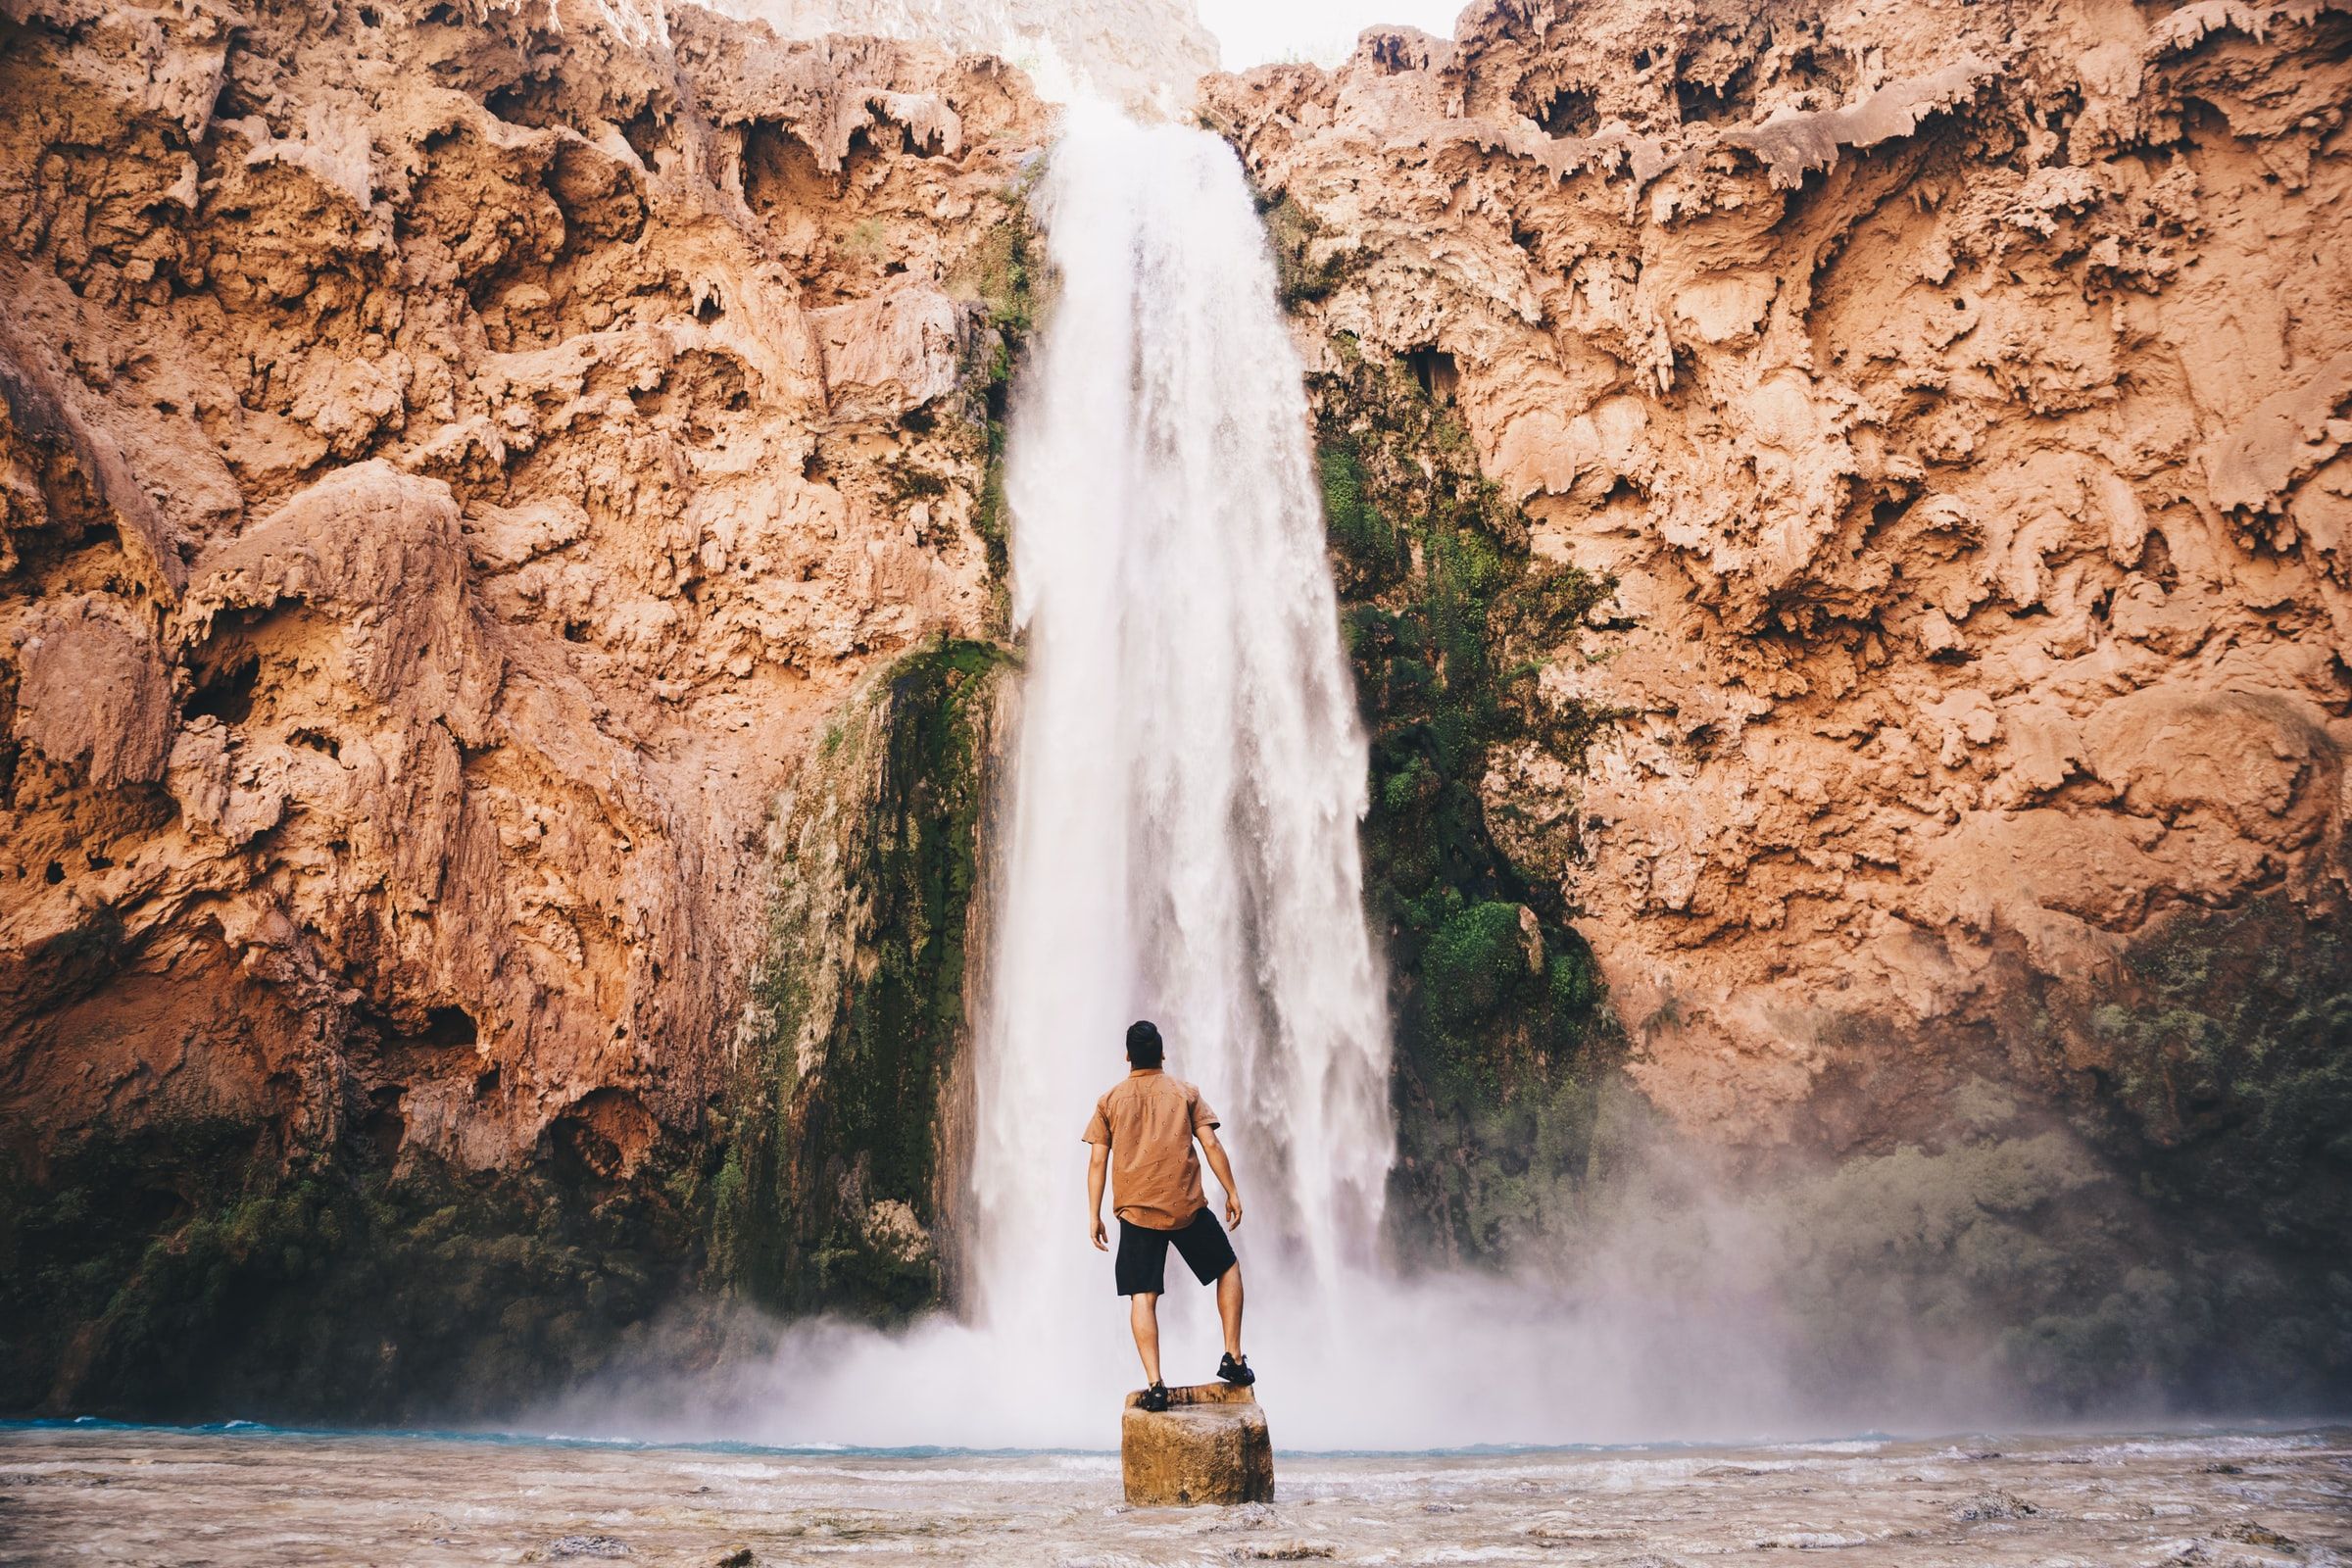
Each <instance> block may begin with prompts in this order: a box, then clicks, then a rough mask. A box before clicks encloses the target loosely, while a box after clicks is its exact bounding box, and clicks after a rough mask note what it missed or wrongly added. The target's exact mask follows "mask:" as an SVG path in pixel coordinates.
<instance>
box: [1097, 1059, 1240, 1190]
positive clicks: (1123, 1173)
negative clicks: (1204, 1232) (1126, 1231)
mask: <svg viewBox="0 0 2352 1568" xmlns="http://www.w3.org/2000/svg"><path fill="white" fill-rule="evenodd" d="M1216 1125H1217V1113H1216V1112H1215V1111H1213V1110H1211V1109H1209V1108H1208V1102H1206V1101H1204V1100H1202V1099H1201V1091H1200V1090H1198V1089H1195V1088H1194V1087H1193V1086H1192V1085H1191V1084H1188V1083H1186V1082H1185V1081H1184V1080H1183V1079H1181V1078H1171V1077H1169V1076H1168V1075H1167V1074H1166V1073H1164V1072H1161V1071H1160V1070H1159V1069H1158V1068H1157V1067H1146V1068H1142V1069H1140V1070H1138V1071H1135V1072H1131V1073H1129V1074H1128V1075H1127V1076H1126V1077H1124V1078H1122V1079H1120V1080H1119V1081H1118V1082H1117V1083H1115V1084H1113V1085H1111V1087H1110V1093H1109V1094H1106V1095H1104V1096H1103V1098H1102V1099H1101V1100H1098V1101H1096V1102H1095V1114H1094V1119H1093V1120H1091V1121H1089V1122H1088V1123H1087V1124H1086V1141H1087V1142H1088V1143H1090V1144H1101V1145H1103V1147H1104V1148H1105V1149H1108V1150H1109V1151H1110V1206H1111V1212H1112V1213H1114V1214H1116V1215H1118V1216H1119V1218H1121V1219H1123V1220H1125V1221H1126V1222H1127V1223H1128V1224H1130V1225H1141V1226H1143V1227H1144V1228H1145V1229H1146V1230H1153V1231H1173V1230H1182V1229H1183V1228H1184V1227H1185V1226H1187V1225H1190V1224H1191V1223H1192V1222H1193V1216H1194V1215H1195V1214H1198V1213H1200V1212H1201V1210H1202V1209H1204V1208H1206V1207H1207V1206H1208V1199H1207V1197H1206V1195H1204V1194H1203V1193H1202V1192H1201V1156H1200V1154H1199V1153H1197V1152H1195V1151H1194V1149H1193V1137H1194V1135H1195V1134H1196V1133H1197V1132H1199V1131H1200V1130H1201V1128H1203V1127H1214V1126H1216Z"/></svg>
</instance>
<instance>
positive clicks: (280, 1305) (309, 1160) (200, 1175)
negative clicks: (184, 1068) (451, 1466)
mask: <svg viewBox="0 0 2352 1568" xmlns="http://www.w3.org/2000/svg"><path fill="white" fill-rule="evenodd" d="M541 1153H542V1156H543V1157H541V1158H540V1159H538V1160H536V1161H534V1162H533V1164H532V1165H531V1166H529V1167H527V1168H525V1169H523V1170H520V1171H516V1172H507V1173H467V1172H463V1171H458V1170H455V1169H452V1168H450V1167H448V1166H445V1165H443V1164H442V1163H441V1162H440V1161H438V1160H436V1159H434V1158H432V1157H431V1156H429V1155H425V1154H422V1153H419V1152H414V1151H412V1152H410V1153H409V1154H408V1155H407V1156H406V1157H405V1158H403V1159H402V1160H401V1161H400V1162H399V1164H398V1165H397V1166H395V1165H392V1164H390V1163H388V1162H386V1161H385V1160H383V1159H382V1158H381V1157H379V1156H378V1155H377V1154H376V1153H375V1152H373V1151H371V1150H369V1149H368V1148H366V1147H365V1146H364V1145H362V1144H360V1143H356V1142H339V1143H336V1144H334V1145H332V1146H330V1147H328V1148H324V1149H319V1150H313V1151H306V1152H298V1153H296V1154H295V1155H294V1156H293V1157H291V1158H290V1159H289V1158H283V1157H281V1156H280V1154H279V1152H278V1151H277V1150H276V1149H275V1147H274V1145H273V1143H272V1141H271V1140H270V1136H269V1134H267V1133H266V1132H265V1131H263V1130H261V1129H258V1128H256V1127H254V1126H252V1125H250V1124H247V1123H243V1122H239V1121H234V1120H230V1119H226V1118H217V1117H215V1118H206V1117H194V1118H170V1119H164V1120H159V1121H156V1122H151V1123H149V1124H147V1125H146V1126H143V1127H141V1128H138V1129H136V1130H133V1131H127V1132H103V1133H97V1134H92V1135H89V1136H86V1137H84V1138H82V1139H81V1140H79V1141H78V1142H74V1143H73V1144H70V1145H68V1146H66V1147H64V1148H62V1149H60V1150H59V1151H57V1152H54V1153H53V1155H52V1156H51V1157H50V1158H49V1159H48V1160H47V1161H46V1162H45V1165H44V1167H43V1168H41V1169H39V1170H37V1171H36V1170H34V1169H33V1168H31V1167H30V1166H29V1165H27V1164H23V1163H20V1164H18V1165H15V1166H13V1167H12V1168H10V1169H9V1170H7V1171H6V1172H5V1173H4V1174H0V1409H5V1410H12V1411H35V1410H49V1409H53V1410H59V1411H72V1412H74V1413H94V1414H101V1415H125V1416H137V1417H145V1418H156V1417H167V1418H168V1417H179V1418H188V1419H198V1418H216V1417H220V1416H222V1415H241V1416H248V1417H254V1418H261V1419H270V1418H276V1419H298V1418H311V1419H316V1418H319V1417H320V1416H322V1415H332V1416H334V1417H335V1418H337V1419H341V1420H358V1421H365V1420H374V1421H388V1422H397V1421H404V1420H419V1419H425V1418H428V1417H429V1418H436V1419H449V1418H466V1417H471V1416H477V1415H489V1414H492V1413H495V1412H499V1411H512V1410H515V1409H517V1408H521V1407H523V1406H525V1405H527V1404H529V1403H530V1402H532V1401H534V1400H537V1399H541V1398H544V1397H547V1395H548V1393H549V1392H550V1390H551V1389H554V1388H558V1387H561V1386H563V1385H564V1384H565V1383H567V1382H569V1381H572V1380H575V1379H577V1378H580V1377H584V1376H586V1375H588V1374H589V1373H592V1372H594V1371H596V1370H597V1369H598V1368H600V1367H602V1366H604V1365H606V1364H608V1363H609V1362H610V1360H611V1359H612V1357H613V1355H614V1353H615V1352H616V1351H617V1350H619V1349H622V1348H625V1347H626V1346H627V1345H628V1344H629V1343H630V1341H631V1337H632V1335H633V1334H635V1333H636V1332H638V1331H639V1330H640V1329H641V1327H642V1325H644V1324H645V1323H646V1322H647V1321H648V1320H649V1319H650V1318H651V1317H652V1316H653V1314H654V1313H655V1312H656V1311H657V1310H658V1309H659V1308H660V1307H662V1305H663V1304H664V1303H665V1302H666V1301H667V1300H669V1299H671V1298H672V1297H673V1295H674V1294H675V1293H676V1291H677V1290H678V1288H679V1286H680V1285H681V1283H682V1282H683V1281H684V1279H685V1278H686V1277H687V1275H688V1273H689V1271H690V1269H691V1265H692V1261H693V1257H694V1251H695V1249H694V1238H695V1236H696V1234H697V1233H698V1231H699V1230H700V1226H701V1216H700V1206H699V1202H698V1201H697V1197H696V1185H697V1182H696V1172H695V1170H694V1168H693V1166H692V1161H691V1156H690V1155H689V1153H688V1152H687V1151H685V1150H683V1149H682V1148H679V1147H677V1146H676V1145H674V1143H668V1142H665V1143H663V1144H661V1145H657V1146H656V1148H655V1149H654V1150H653V1152H651V1154H650V1156H649V1158H648V1160H647V1163H646V1165H645V1167H644V1168H643V1169H641V1170H640V1171H639V1172H637V1173H636V1174H637V1176H638V1177H639V1178H640V1179H638V1180H634V1181H630V1182H617V1181H613V1180H608V1179H607V1178H606V1177H604V1176H603V1175H601V1174H599V1173H597V1172H595V1171H592V1170H586V1169H581V1168H575V1167H574V1162H573V1161H572V1159H571V1157H570V1155H569V1154H568V1152H567V1151H566V1148H565V1146H564V1139H563V1138H562V1136H561V1134H560V1131H559V1132H557V1133H552V1134H551V1136H550V1138H549V1139H548V1140H547V1141H546V1144H545V1147H544V1148H543V1149H542V1151H541Z"/></svg>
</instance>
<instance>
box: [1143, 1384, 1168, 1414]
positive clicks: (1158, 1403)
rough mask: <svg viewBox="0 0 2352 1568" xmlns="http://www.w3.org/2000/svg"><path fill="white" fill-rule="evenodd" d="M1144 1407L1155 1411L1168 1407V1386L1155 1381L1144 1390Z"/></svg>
mask: <svg viewBox="0 0 2352 1568" xmlns="http://www.w3.org/2000/svg"><path fill="white" fill-rule="evenodd" d="M1143 1403H1144V1408H1145V1409H1147V1410H1150V1411H1152V1412H1154V1413H1157V1412H1158V1411H1161V1410H1165V1409H1166V1408H1167V1407H1168V1386H1167V1385H1166V1384H1165V1383H1154V1384H1152V1386H1151V1387H1150V1388H1148V1389H1146V1390H1145V1391H1144V1401H1143Z"/></svg>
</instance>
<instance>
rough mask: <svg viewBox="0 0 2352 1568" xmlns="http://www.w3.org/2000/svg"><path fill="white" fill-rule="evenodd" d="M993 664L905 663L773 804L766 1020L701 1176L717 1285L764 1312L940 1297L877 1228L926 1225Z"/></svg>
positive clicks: (902, 1311)
mask: <svg viewBox="0 0 2352 1568" xmlns="http://www.w3.org/2000/svg"><path fill="white" fill-rule="evenodd" d="M1004 662H1005V658H1004V655H1003V653H1002V652H1001V651H1000V650H998V649H996V648H994V647H992V646H989V645H984V644H975V643H955V642H948V643H942V644H940V645H938V646H936V647H934V648H930V649H926V650H923V651H921V652H918V653H915V654H912V655H909V656H907V658H904V659H902V660H901V661H899V662H897V663H896V664H894V665H893V666H892V667H891V668H890V669H889V670H887V671H886V672H885V673H884V674H883V675H882V676H881V677H880V678H879V679H878V680H876V681H874V682H872V683H870V684H869V685H868V686H867V687H865V688H864V689H863V690H861V691H860V692H859V693H858V696H857V697H855V698H854V699H853V700H852V703H851V709H852V711H850V712H849V713H846V714H845V715H844V716H843V718H842V720H841V727H842V730H843V732H844V734H845V735H846V736H847V737H848V739H846V740H845V742H844V743H843V745H842V746H841V747H840V748H839V749H838V750H837V751H836V752H835V753H834V754H833V755H832V756H830V757H828V758H825V759H822V760H821V765H820V766H817V767H814V768H812V770H811V772H810V774H809V776H808V777H805V778H804V779H803V780H801V781H800V782H799V783H798V784H797V785H796V787H795V790H794V792H793V795H792V797H791V800H790V802H789V804H788V805H787V806H786V807H785V808H784V809H783V815H784V820H783V821H782V823H781V824H780V826H781V830H782V831H781V837H782V838H783V840H784V843H785V846H786V847H785V850H784V852H783V858H782V861H781V863H780V864H779V865H778V867H777V871H776V874H777V880H778V886H779V890H780V892H779V897H778V899H777V901H776V902H775V904H774V906H773V907H772V909H771V913H770V924H769V934H768V945H767V954H766V956H765V957H764V958H763V959H762V961H761V964H760V971H759V974H758V977H757V979H756V980H755V983H754V991H755V998H754V1000H755V1007H754V1016H755V1018H756V1019H758V1020H759V1024H758V1027H757V1029H756V1030H755V1031H754V1038H753V1039H752V1041H751V1042H750V1046H749V1049H748V1050H747V1051H746V1052H745V1053H744V1055H743V1057H742V1062H741V1066H740V1068H739V1072H738V1075H737V1079H736V1083H735V1085H734V1089H733V1093H732V1095H731V1097H730V1100H731V1104H732V1106H733V1121H732V1127H731V1131H730V1134H729V1137H728V1140H727V1147H726V1149H725V1152H724V1156H723V1158H722V1160H721V1161H720V1163H719V1166H718V1173H717V1176H716V1178H715V1180H714V1182H713V1184H712V1190H713V1202H714V1210H713V1219H712V1257H713V1262H714V1264H715V1267H716V1270H717V1272H718V1275H719V1277H721V1278H723V1279H725V1280H726V1281H728V1282H730V1283H732V1284H733V1285H735V1286H737V1287H739V1288H741V1289H742V1290H744V1291H745V1292H747V1293H748V1294H750V1295H751V1296H753V1297H754V1298H755V1299H760V1300H761V1301H763V1302H766V1303H768V1304H770V1305H774V1306H778V1307H783V1308H787V1309H792V1310H815V1309H819V1308H835V1309H841V1310H847V1311H852V1312H857V1313H860V1314H865V1315H870V1316H876V1317H881V1318H886V1319H888V1318H899V1317H904V1316H907V1315H909V1314H911V1313H913V1312H915V1311H918V1310H921V1309H922V1308H924V1307H927V1306H931V1305H934V1304H937V1302H938V1301H939V1300H940V1299H941V1295H942V1292H943V1289H944V1280H943V1276H942V1272H941V1268H942V1263H941V1259H940V1257H939V1255H938V1253H937V1250H936V1249H935V1248H929V1247H925V1246H922V1245H920V1242H919V1239H916V1240H915V1241H914V1242H912V1243H909V1242H907V1240H906V1239H904V1238H898V1237H894V1236H892V1235H891V1234H889V1233H888V1230H887V1228H883V1229H880V1230H877V1229H876V1227H875V1225H874V1224H873V1217H874V1214H875V1212H876V1205H884V1204H904V1205H905V1206H906V1209H907V1212H909V1213H910V1214H911V1215H912V1216H913V1217H914V1219H915V1220H916V1222H917V1223H918V1224H920V1225H922V1226H923V1227H925V1228H926V1229H929V1228H932V1227H934V1226H936V1224H937V1222H938V1220H939V1215H940V1194H939V1191H938V1184H939V1175H940V1164H939V1157H940V1138H941V1131H940V1127H941V1121H940V1118H941V1114H942V1109H943V1107H944V1106H945V1104H946V1103H947V1102H948V1100H949V1097H950V1087H949V1085H950V1075H951V1073H952V1071H953V1068H954V1064H955V1061H956V1053H957V1052H958V1050H959V1049H960V1048H961V1045H962V1042H963V1034H964V986H965V977H966V966H967V955H966V943H967V940H968V931H969V927H970V921H971V915H972V899H973V896H974V894H975V893H976V891H977V889H978V887H979V879H980V874H979V863H978V853H979V848H978V847H979V836H980V817H981V813H982V811H983V809H984V808H985V794H986V780H985V776H984V774H985V767H984V763H985V760H986V754H987V726H988V722H989V718H990V714H991V711H992V708H993V702H994V693H995V689H996V687H995V682H996V679H997V677H998V675H999V674H1000V672H1001V670H1002V669H1003V667H1004ZM804 1063H807V1064H808V1070H807V1071H806V1072H804V1071H803V1064H804Z"/></svg>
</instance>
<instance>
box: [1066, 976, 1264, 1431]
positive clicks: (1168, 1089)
mask: <svg viewBox="0 0 2352 1568" xmlns="http://www.w3.org/2000/svg"><path fill="white" fill-rule="evenodd" d="M1159 1063H1160V1041H1159V1030H1158V1028H1157V1027H1156V1026H1155V1025H1153V1024H1152V1023H1151V1022H1149V1021H1144V1020H1139V1021H1138V1022H1136V1023H1134V1024H1132V1025H1130V1026H1129V1027H1128V1030H1127V1076H1126V1077H1125V1078H1123V1079H1121V1080H1120V1081H1119V1082H1117V1083H1116V1084H1113V1085H1112V1086H1111V1089H1110V1093H1108V1094H1106V1095H1104V1096H1103V1098H1102V1099H1101V1100H1099V1101H1097V1102H1096V1103H1095V1115H1094V1119H1093V1120H1092V1121H1089V1122H1088V1123H1087V1124H1086V1141H1087V1142H1088V1143H1089V1144H1091V1145H1093V1146H1094V1151H1093V1153H1092V1154H1091V1156H1090V1157H1089V1160H1088V1164H1087V1171H1086V1212H1087V1225H1088V1234H1089V1236H1090V1237H1091V1239H1092V1240H1093V1242H1094V1244H1095V1249H1096V1250H1098V1251H1108V1250H1110V1247H1109V1243H1108V1241H1107V1240H1106V1239H1105V1237H1104V1235H1103V1177H1104V1176H1105V1175H1107V1176H1108V1177H1109V1178H1110V1182H1111V1211H1112V1212H1113V1213H1115V1214H1117V1215H1118V1218H1119V1257H1118V1263H1117V1267H1116V1273H1117V1276H1118V1287H1119V1294H1120V1295H1121V1296H1124V1297H1126V1298H1127V1299H1128V1305H1127V1322H1128V1326H1129V1327H1131V1328H1132V1329H1134V1330H1135V1349H1136V1353H1137V1354H1138V1355H1141V1356H1142V1357H1143V1358H1144V1378H1145V1381H1146V1383H1147V1384H1148V1387H1146V1388H1145V1390H1144V1408H1145V1409H1147V1410H1165V1409H1166V1408H1167V1407H1168V1389H1167V1385H1166V1384H1164V1383H1162V1382H1160V1380H1159V1298H1160V1293H1161V1292H1162V1291H1163V1290H1164V1289H1165V1288H1166V1274H1167V1264H1168V1244H1169V1243H1171V1242H1173V1243H1174V1244H1175V1246H1176V1250H1177V1251H1178V1252H1180V1253H1182V1254H1183V1256H1184V1260H1185V1262H1186V1263H1187V1264H1188V1265H1189V1266H1190V1267H1191V1268H1192V1271H1193V1274H1194V1276H1195V1277H1196V1278H1198V1279H1199V1280H1200V1281H1201V1284H1203V1285H1206V1284H1208V1283H1209V1282H1210V1281H1212V1280H1213V1281H1215V1282H1216V1287H1217V1315H1218V1316H1219V1317H1220V1318H1222V1319H1224V1321H1225V1359H1224V1360H1222V1361H1220V1362H1218V1363H1217V1376H1218V1377H1220V1378H1223V1379H1224V1380H1225V1381H1226V1382H1227V1383H1230V1384H1232V1385H1234V1386H1235V1387H1236V1388H1247V1387H1248V1386H1249V1385H1250V1384H1252V1383H1255V1382H1256V1381H1257V1374H1256V1373H1255V1372H1252V1371H1250V1358H1249V1357H1248V1356H1246V1355H1244V1354H1242V1265H1241V1262H1240V1260H1239V1259H1237V1258H1236V1257H1235V1256H1234V1255H1233V1244H1232V1243H1231V1242H1229V1241H1227V1240H1226V1239H1225V1232H1224V1230H1223V1228H1222V1227H1220V1226H1219V1225H1218V1224H1217V1217H1216V1215H1214V1214H1212V1213H1210V1212H1209V1211H1208V1200H1207V1198H1206V1196H1205V1195H1204V1194H1203V1193H1202V1192H1201V1160H1200V1158H1199V1156H1198V1155H1196V1154H1195V1153H1194V1152H1193V1140H1194V1139H1196V1138H1198V1139H1199V1140H1200V1141H1201V1151H1202V1152H1205V1153H1206V1154H1207V1155H1208V1168H1209V1169H1211V1170H1213V1171H1215V1172H1216V1173H1217V1182H1218V1184H1219V1185H1220V1186H1222V1187H1223V1188H1224V1189H1225V1223H1226V1224H1227V1225H1231V1226H1234V1227H1236V1228H1237V1229H1238V1228H1239V1227H1240V1225H1241V1223H1242V1197H1241V1192H1240V1190H1239V1189H1237V1188H1236V1187H1235V1186H1234V1185H1233V1166H1232V1165H1231V1164H1230V1163H1229V1162H1228V1161H1227V1160H1226V1158H1225V1147H1224V1146H1223V1145H1222V1144H1220V1143H1218V1142H1217V1113H1216V1112H1215V1111H1213V1110H1211V1109H1209V1108H1208V1104H1207V1103H1206V1102H1204V1101H1203V1100H1201V1091H1200V1090H1198V1089H1195V1088H1194V1087H1193V1086H1192V1085H1191V1084H1188V1083H1186V1082H1185V1081H1184V1080H1183V1079H1181V1078H1171V1077H1169V1076H1168V1075H1167V1074H1166V1073H1165V1072H1162V1071H1161V1070H1160V1065H1159Z"/></svg>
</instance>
